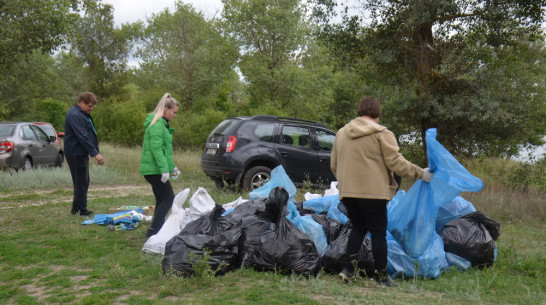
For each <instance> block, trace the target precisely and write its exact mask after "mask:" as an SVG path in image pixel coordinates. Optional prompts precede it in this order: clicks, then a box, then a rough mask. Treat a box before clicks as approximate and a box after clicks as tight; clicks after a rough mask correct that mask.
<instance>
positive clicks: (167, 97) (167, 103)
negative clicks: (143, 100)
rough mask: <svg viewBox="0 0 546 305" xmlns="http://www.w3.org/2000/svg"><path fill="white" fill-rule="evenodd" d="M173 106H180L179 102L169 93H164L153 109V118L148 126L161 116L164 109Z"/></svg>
mask: <svg viewBox="0 0 546 305" xmlns="http://www.w3.org/2000/svg"><path fill="white" fill-rule="evenodd" d="M174 106H176V107H180V103H178V101H177V100H175V99H174V98H173V97H171V94H170V93H165V94H164V95H163V97H162V98H161V100H159V103H157V106H156V107H155V110H154V114H155V115H154V119H153V120H152V123H150V126H152V125H154V124H155V122H157V120H159V119H160V118H162V117H163V114H164V113H165V109H171V108H173V107H174Z"/></svg>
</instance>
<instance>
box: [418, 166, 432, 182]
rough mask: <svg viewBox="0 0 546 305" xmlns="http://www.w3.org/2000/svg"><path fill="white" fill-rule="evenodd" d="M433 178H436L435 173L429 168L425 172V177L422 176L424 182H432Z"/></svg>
mask: <svg viewBox="0 0 546 305" xmlns="http://www.w3.org/2000/svg"><path fill="white" fill-rule="evenodd" d="M432 176H434V173H432V172H431V171H430V169H428V167H427V168H425V169H424V170H423V175H421V179H423V181H425V182H430V180H432Z"/></svg>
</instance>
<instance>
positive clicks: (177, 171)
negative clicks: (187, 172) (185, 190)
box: [171, 167, 181, 180]
mask: <svg viewBox="0 0 546 305" xmlns="http://www.w3.org/2000/svg"><path fill="white" fill-rule="evenodd" d="M180 174H181V172H180V171H179V170H178V167H175V168H174V169H173V173H172V175H171V177H173V179H174V180H176V179H178V176H180Z"/></svg>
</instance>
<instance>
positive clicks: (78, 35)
mask: <svg viewBox="0 0 546 305" xmlns="http://www.w3.org/2000/svg"><path fill="white" fill-rule="evenodd" d="M83 7H84V9H85V14H84V16H82V17H81V18H80V19H79V20H78V22H77V23H76V24H75V26H74V28H73V32H72V35H71V37H70V43H71V47H72V50H73V52H74V53H75V54H76V56H77V57H78V58H79V59H80V60H81V61H82V62H83V63H85V64H86V65H85V69H84V72H85V74H84V75H85V77H86V85H87V88H88V89H87V90H81V91H92V92H94V93H95V95H96V96H97V98H98V99H99V100H101V99H103V98H108V97H109V96H111V95H112V94H114V93H115V90H116V89H118V88H121V87H122V86H123V85H124V83H125V81H126V78H125V76H124V72H125V70H126V65H127V58H128V56H129V52H130V50H131V36H132V34H133V33H132V31H131V30H132V28H130V27H129V26H127V27H126V28H124V29H119V28H116V27H114V13H113V11H114V8H113V7H112V6H111V5H108V4H102V3H101V2H100V1H98V2H97V1H95V0H85V1H83Z"/></svg>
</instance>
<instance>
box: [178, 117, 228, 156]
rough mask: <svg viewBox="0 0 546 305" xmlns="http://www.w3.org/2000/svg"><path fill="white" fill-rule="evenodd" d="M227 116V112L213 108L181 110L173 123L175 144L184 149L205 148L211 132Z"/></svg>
mask: <svg viewBox="0 0 546 305" xmlns="http://www.w3.org/2000/svg"><path fill="white" fill-rule="evenodd" d="M225 118H226V114H225V113H223V112H221V111H217V110H212V109H207V110H205V111H204V112H203V113H194V112H183V111H180V110H179V111H178V115H177V117H176V118H175V119H174V120H173V121H172V124H171V125H172V126H173V127H174V128H175V131H174V133H173V145H174V146H175V147H178V148H183V149H188V148H192V149H193V148H198V149H201V148H203V146H204V145H205V142H206V140H207V137H208V135H209V134H210V132H211V131H212V130H213V129H214V127H216V125H218V124H219V123H220V122H222V121H223V120H224V119H225Z"/></svg>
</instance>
